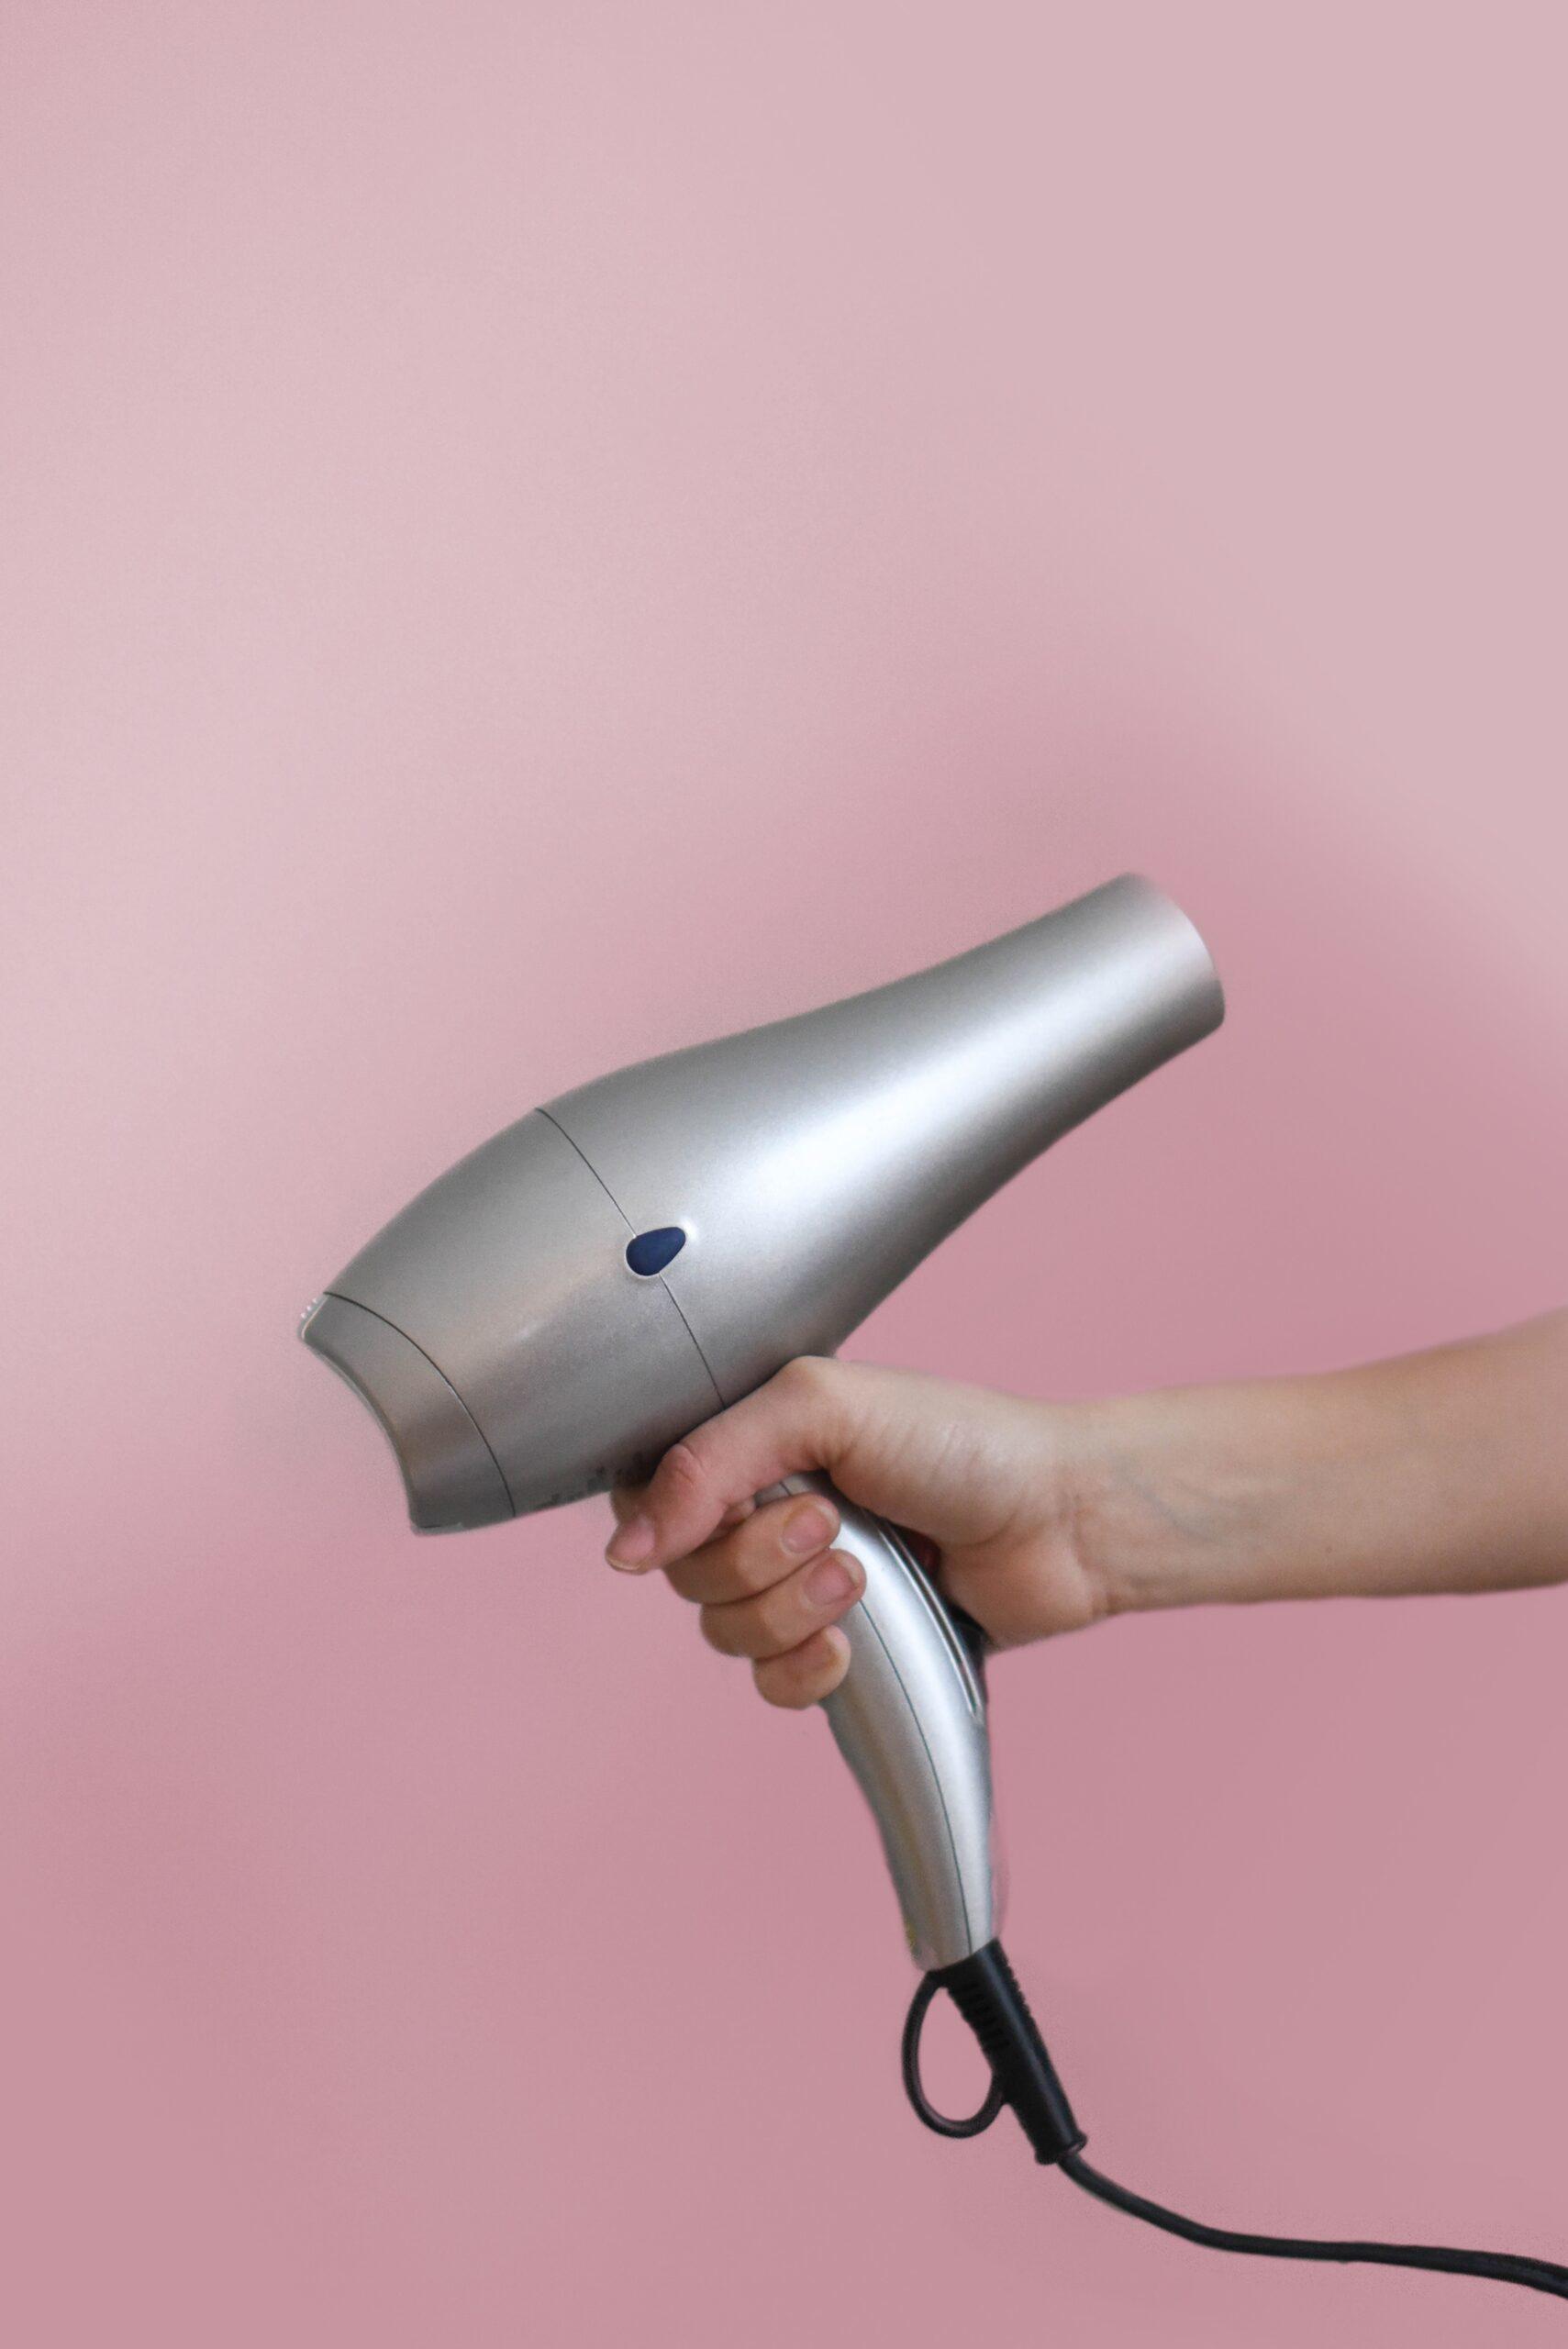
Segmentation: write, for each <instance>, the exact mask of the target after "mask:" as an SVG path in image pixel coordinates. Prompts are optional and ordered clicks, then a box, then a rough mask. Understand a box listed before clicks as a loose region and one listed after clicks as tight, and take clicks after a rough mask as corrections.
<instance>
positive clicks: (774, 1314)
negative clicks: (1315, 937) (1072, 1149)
mask: <svg viewBox="0 0 1568 2349" xmlns="http://www.w3.org/2000/svg"><path fill="white" fill-rule="evenodd" d="M1222 1008H1223V1003H1222V997H1221V995H1220V989H1219V983H1218V979H1217V978H1216V976H1215V973H1214V967H1213V964H1212V963H1210V961H1209V958H1208V954H1207V951H1206V950H1205V947H1204V944H1203V941H1202V940H1201V939H1200V938H1199V937H1198V935H1197V932H1196V931H1195V930H1194V928H1193V926H1192V924H1191V923H1190V922H1189V921H1188V920H1187V919H1186V918H1185V916H1184V914H1181V913H1179V912H1178V911H1177V909H1176V907H1174V906H1173V905H1172V904H1171V903H1170V902H1169V900H1168V899H1167V898H1165V897H1162V896H1160V894H1159V893H1158V891H1156V890H1154V889H1152V888H1151V887H1150V886H1149V885H1148V884H1147V883H1146V882H1143V881H1140V880H1137V879H1134V878H1130V877H1129V878H1125V879H1122V880H1119V881H1113V882H1111V883H1109V884H1108V885H1106V887H1104V888H1101V889H1096V890H1095V891H1094V892H1093V893H1092V894H1091V895H1090V896H1085V897H1080V898H1078V899H1077V900H1076V902H1075V903H1073V904H1072V905H1069V906H1065V907H1062V909H1061V911H1060V912H1057V913H1053V914H1047V915H1046V916H1045V917H1044V918H1042V919H1040V920H1039V921H1033V922H1029V923H1027V924H1026V925H1025V927H1024V928H1023V929H1021V930H1013V931H1011V932H1010V933H1009V934H1008V935H1007V936H1006V937H1005V938H1000V939H997V940H995V941H994V942H993V943H992V944H990V945H987V946H980V947H976V948H975V949H973V952H969V953H967V954H961V955H959V956H958V957H957V958H956V959H955V960H953V961H952V962H949V963H940V964H939V965H938V966H937V967H936V968H935V969H934V970H929V971H922V972H918V973H917V974H916V975H915V976H914V977H912V978H906V979H900V980H896V981H895V983H894V984H893V985H890V986H883V987H877V988H875V989H873V991H872V993H870V994H869V995H862V996H853V997H851V999H850V1000H849V1001H847V1002H843V1003H835V1004H829V1005H828V1007H827V1008H825V1009H823V1010H820V1011H810V1012H806V1013H804V1014H803V1015H802V1016H801V1017H799V1018H797V1019H783V1020H779V1021H777V1022H776V1023H775V1024H773V1026H771V1027H766V1028H757V1029H753V1030H750V1031H749V1032H748V1033H745V1034H742V1035H738V1036H727V1037H725V1038H723V1039H721V1040H720V1041H718V1042H717V1043H709V1044H698V1045H695V1046H693V1047H691V1048H690V1049H688V1050H686V1051H684V1052H671V1053H668V1054H666V1055H665V1056H664V1057H663V1058H662V1059H659V1060H653V1061H645V1062H642V1063H640V1064H639V1065H638V1066H637V1067H634V1068H628V1069H622V1070H620V1071H619V1072H618V1073H617V1074H615V1075H613V1076H603V1077H600V1078H598V1079H597V1080H596V1081H595V1083H593V1084H591V1085H582V1086H580V1087H579V1088H578V1089H577V1090H576V1091H575V1092H573V1093H567V1094H563V1095H562V1097H561V1098H560V1099H559V1100H555V1101H551V1102H549V1103H547V1104H546V1106H545V1107H544V1108H540V1109H536V1110H534V1111H533V1112H532V1113H531V1114H530V1115H529V1116H528V1117H526V1118H523V1119H519V1121H518V1122H517V1124H516V1125H515V1126H509V1127H508V1128H507V1129H506V1131H505V1132H504V1133H500V1134H498V1135H496V1137H495V1140H494V1141H488V1142H486V1143H484V1146H483V1147H482V1148H481V1149H479V1150H476V1151H474V1152H473V1153H472V1155H471V1156H469V1157H468V1158H465V1159H464V1160H462V1163H461V1164H459V1165H457V1166H454V1167H453V1168H452V1169H451V1171H450V1173H449V1174H446V1175H442V1176H441V1178H440V1179H439V1182H437V1183H434V1184H432V1185H431V1186H430V1188H429V1189H428V1190H427V1191H424V1192H422V1193H421V1194H420V1196H419V1197H417V1199H416V1200H415V1201H414V1202H413V1204H412V1205H411V1206H410V1207H407V1208H405V1209H404V1210H403V1212H402V1214H401V1215H399V1216H396V1217H395V1218H394V1219H393V1221H392V1222H391V1223H389V1224H388V1225H387V1227H386V1229H385V1230H384V1231H382V1232H380V1233H378V1235H377V1236H376V1238H375V1239H373V1241H371V1242H370V1244H369V1246H368V1247H366V1248H363V1249H361V1252H360V1253H359V1254H358V1255H357V1256H356V1257H355V1258H354V1260H353V1262H352V1263H351V1264H349V1265H348V1266H347V1268H346V1269H345V1270H344V1271H343V1272H341V1273H340V1274H339V1275H338V1277H337V1279H336V1280H334V1281H333V1282H332V1283H331V1284H330V1285H329V1286H328V1291H327V1293H326V1294H325V1296H323V1297H321V1298H320V1299H319V1301H318V1302H317V1304H316V1305H315V1306H314V1307H313V1308H312V1309H311V1311H310V1312H309V1314H308V1315H307V1317H306V1322H305V1325H304V1331H303V1334H304V1337H305V1339H306V1343H307V1344H308V1345H311V1346H313V1347H314V1348H315V1349H316V1351H317V1353H320V1354H322V1355H324V1356H325V1358H326V1359H327V1361H328V1362H329V1363H330V1364H332V1365H333V1367H334V1368H335V1369H337V1370H339V1371H340V1372H341V1373H342V1375H343V1376H344V1377H345V1378H346V1379H347V1380H348V1381H349V1383H350V1386H353V1387H355V1388H356V1389H357V1390H358V1392H359V1393H360V1394H361V1396H362V1397H364V1399H365V1401H366V1402H367V1403H368V1404H369V1406H370V1408H371V1409H372V1410H373V1412H374V1413H375V1415H376V1417H377V1419H379V1420H380V1421H381V1423H382V1426H383V1427H384V1429H385V1431H386V1432H387V1434H388V1436H389V1437H390V1438H391V1441H392V1445H393V1449H394V1451H395V1453H396V1455H397V1460H398V1464H399V1466H400V1467H401V1469H402V1471H403V1476H404V1481H405V1483H406V1487H407V1492H408V1505H409V1511H410V1514H411V1516H412V1519H413V1521H414V1524H415V1525H416V1526H417V1528H418V1529H419V1530H420V1531H423V1532H441V1531H449V1530H457V1529H459V1528H462V1527H466V1526H476V1525H489V1524H492V1523H494V1522H495V1520H497V1519H500V1518H507V1517H515V1516H520V1515H523V1514H526V1513H527V1512H528V1511H529V1510H532V1509H539V1508H550V1507H552V1506H554V1505H555V1504H556V1503H558V1502H562V1501H570V1500H575V1499H576V1498H578V1497H580V1496H581V1495H583V1494H585V1493H593V1492H599V1491H603V1490H604V1489H605V1487H606V1486H609V1485H610V1484H612V1483H616V1482H625V1481H631V1480H639V1479H641V1478H642V1477H644V1476H646V1475H648V1474H649V1473H650V1471H651V1468H652V1467H653V1464H654V1463H655V1462H656V1461H657V1460H658V1458H659V1456H660V1454H661V1453H662V1452H663V1451H664V1450H665V1449H666V1448H667V1447H668V1446H669V1445H670V1444H672V1443H673V1442H675V1441H676V1440H677V1439H678V1438H679V1437H681V1436H684V1435H685V1434H686V1433H688V1432H689V1431H690V1430H691V1429H692V1428H694V1427H695V1425H696V1424H697V1423H698V1422H699V1421H700V1420H703V1419H708V1418H710V1417H711V1416H712V1415H713V1413H714V1412H715V1411H717V1410H720V1409H722V1408H723V1407H724V1406H725V1405H726V1404H728V1403H733V1402H735V1401H737V1400H738V1399H739V1397H740V1396H742V1395H745V1394H746V1393H748V1392H749V1391H750V1390H751V1388H752V1387H754V1386H758V1385H759V1384H760V1383H761V1382H762V1380H763V1379H765V1378H767V1377H769V1376H770V1375H772V1374H773V1372H774V1371H776V1370H777V1369H778V1368H779V1367H780V1365H781V1364H784V1363H785V1362H787V1361H789V1360H790V1358H791V1357H792V1356H793V1355H795V1354H803V1353H818V1354H820V1353H831V1352H832V1351H833V1349H834V1348H835V1347H836V1346H838V1345H839V1344H840V1342H841V1341H842V1340H843V1339H844V1338H845V1337H846V1336H847V1335H848V1334H849V1332H850V1331H851V1330H853V1329H854V1328H855V1326H856V1324H857V1323H858V1322H860V1321H861V1320H862V1319H864V1317H865V1316H866V1314H868V1313H869V1312H870V1311H871V1309H872V1308H873V1306H875V1305H877V1304H879V1303H880V1302H881V1300H882V1299H883V1298H884V1297H886V1296H887V1294H888V1292H889V1291H890V1290H891V1289H893V1288H895V1287H896V1286H897V1284H898V1283H899V1282H900V1281H901V1280H902V1279H903V1278H904V1276H905V1275H906V1273H908V1272H911V1271H912V1270H913V1269H914V1267H915V1266H916V1265H917V1264H918V1263H919V1262H920V1260H921V1258H922V1257H923V1256H925V1255H926V1254H928V1253H929V1251H930V1250H931V1249H932V1248H934V1247H935V1246H936V1244H937V1242H938V1241H940V1240H941V1239H943V1238H945V1237H946V1235H947V1234H948V1233H949V1232H950V1231H951V1230H952V1229H953V1228H954V1226H955V1225H956V1224H959V1223H962V1220H963V1219H964V1217H965V1216H967V1215H969V1214H970V1213H971V1212H972V1211H973V1209H974V1208H977V1207H978V1206H979V1205H980V1204H981V1202H982V1201H983V1200H984V1199H986V1198H988V1197H990V1195H991V1193H992V1192H993V1191H995V1190H996V1189H997V1188H998V1187H999V1186H1000V1185H1002V1184H1003V1183H1005V1182H1006V1180H1007V1179H1008V1177H1009V1176H1010V1175H1016V1174H1017V1173H1018V1169H1019V1168H1020V1167H1022V1166H1025V1165H1027V1164H1028V1163H1029V1160H1030V1159H1031V1158H1033V1157H1035V1156H1036V1154H1037V1153H1038V1152H1040V1151H1042V1150H1043V1149H1044V1148H1045V1147H1046V1145H1047V1143H1048V1142H1051V1141H1055V1140H1056V1138H1057V1136H1058V1135H1059V1134H1062V1133H1065V1132H1066V1131H1067V1130H1068V1128H1069V1127H1070V1126H1075V1125H1076V1124H1077V1123H1078V1122H1079V1120H1080V1119H1083V1118H1086V1117H1087V1116H1088V1115H1089V1113H1090V1111H1091V1110H1094V1109H1097V1108H1099V1107H1100V1105H1101V1104H1102V1103H1103V1102H1106V1101H1109V1100H1110V1099H1111V1098H1112V1097H1113V1096H1115V1095H1116V1094H1118V1093H1120V1092H1121V1091H1123V1090H1124V1088H1125V1087H1126V1086H1128V1085H1131V1084H1132V1083H1134V1081H1135V1080H1136V1079H1137V1078H1139V1077H1140V1076H1145V1075H1147V1074H1148V1073H1149V1072H1150V1070H1151V1069H1155V1068H1158V1067H1159V1066H1160V1064H1161V1063H1162V1061H1167V1060H1169V1059H1170V1058H1171V1057H1172V1055H1173V1053H1175V1052H1181V1051H1183V1050H1184V1048H1185V1047H1186V1046H1187V1045H1188V1044H1195V1043H1196V1042H1197V1041H1198V1039H1199V1038H1200V1037H1202V1036H1206V1035H1207V1034H1208V1032H1209V1030H1211V1029H1212V1028H1214V1027H1215V1026H1216V1025H1217V1024H1218V1020H1219V1019H1220V1017H1221V1012H1222ZM809 1484H815V1485H817V1486H818V1487H819V1488H821V1489H830V1488H828V1486H827V1480H826V1479H825V1478H821V1477H817V1478H807V1477H804V1476H797V1477H791V1478H789V1479H788V1480H787V1481H786V1484H785V1486H784V1488H783V1489H785V1490H788V1491H803V1490H805V1489H806V1486H807V1485H809ZM832 1497H833V1500H834V1503H835V1505H836V1507H837V1508H838V1509H839V1512H840V1518H841V1520H842V1531H841V1532H840V1535H839V1537H838V1540H837V1542H836V1544H835V1546H836V1547H838V1548H840V1549H842V1550H847V1551H850V1552H852V1553H853V1554H854V1555H855V1556H856V1557H857V1558H858V1559H859V1560H860V1562H861V1564H862V1566H863V1567H864V1569H865V1593H864V1596H863V1598H862V1599H861V1600H860V1602H859V1604H858V1605H857V1606H856V1607H855V1608H854V1609H851V1613H850V1615H849V1616H848V1617H847V1618H846V1620H845V1622H844V1626H843V1628H844V1630H845V1631H847V1633H848V1635H849V1639H850V1646H851V1662H850V1666H849V1671H848V1673H847V1675H846V1677H845V1679H844V1681H843V1683H842V1685H841V1686H840V1688H839V1689H838V1691H837V1692H836V1694H835V1695H833V1696H832V1697H830V1698H828V1702H827V1706H826V1710H827V1713H828V1720H830V1722H831V1724H832V1727H833V1732H834V1735H835V1736H836V1737H837V1739H838V1741H839V1743H840V1747H841V1748H842V1751H843V1753H844V1756H845V1758H846V1760H847V1761H848V1762H849V1764H850V1766H851V1769H852V1770H853V1772H854V1774H855V1776H856V1777H857V1778H858V1779H859V1781H860V1783H861V1786H862V1788H863V1789H864V1792H865V1794H866V1797H867V1798H868V1800H869V1801H870V1803H871V1807H872V1809H873V1812H874V1813H875V1816H876V1820H877V1824H878V1826H879V1827H880V1829H881V1831H882V1838H883V1842H884V1847H885V1850H886V1854H887V1860H888V1865H889V1867H890V1868H891V1870H892V1874H893V1879H894V1883H895V1886H896V1887H897V1892H898V1898H899V1903H900V1906H901V1908H902V1909H903V1913H904V1920H905V1925H906V1932H907V1935H908V1940H909V1943H910V1947H911V1949H912V1950H913V1952H914V1954H915V1956H916V1958H917V1960H918V1962H919V1963H920V1965H922V1966H924V1967H927V1968H932V1967H942V1966H948V1965H953V1964H955V1963H956V1962H957V1961H958V1960H960V1959H962V1958H966V1957H968V1956H970V1955H972V1954H973V1953H974V1952H975V1951H977V1950H979V1949H981V1948H983V1947H984V1946H985V1944H986V1943H989V1942H991V1941H992V1940H993V1939H994V1938H995V1933H996V1931H997V1928H998V1925H999V1922H1000V1919H999V1917H998V1914H997V1893H996V1880H995V1870H994V1865H993V1852H992V1810H991V1773H990V1753H989V1741H988V1738H987V1733H986V1726H985V1698H984V1686H983V1682H982V1677H981V1672H980V1655H979V1644H978V1641H977V1639H976V1637H975V1634H974V1632H973V1627H970V1626H968V1625H960V1624H959V1623H957V1622H955V1620H954V1618H953V1616H952V1614H951V1612H950V1610H949V1609H947V1608H946V1607H945V1606H944V1605H943V1603H942V1600H941V1598H940V1597H939V1595H938V1593H937V1592H936V1591H935V1590H934V1589H933V1587H932V1586H931V1584H930V1582H929V1579H928V1578H927V1576H926V1575H924V1574H923V1573H922V1571H921V1569H920V1567H919V1565H918V1564H917V1562H916V1560H915V1558H914V1557H913V1556H912V1555H911V1553H910V1551H909V1548H908V1546H907V1544H906V1542H905V1540H904V1539H903V1537H902V1536H901V1535H900V1533H899V1531H898V1530H897V1529H896V1528H895V1527H894V1526H892V1525H889V1524H886V1523H884V1521H883V1520H881V1519H879V1518H875V1517H873V1516H870V1515H869V1514H868V1513H867V1512H866V1511H864V1510H862V1509H858V1508H854V1507H853V1506H852V1505H851V1503H850V1502H848V1501H846V1500H845V1499H844V1498H843V1497H842V1496H840V1495H839V1494H836V1493H835V1494H833V1496H832Z"/></svg>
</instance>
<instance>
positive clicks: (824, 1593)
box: [806, 1552, 855, 1607]
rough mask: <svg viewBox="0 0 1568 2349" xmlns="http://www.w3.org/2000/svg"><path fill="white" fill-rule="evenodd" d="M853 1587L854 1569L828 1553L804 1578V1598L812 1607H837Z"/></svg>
mask: <svg viewBox="0 0 1568 2349" xmlns="http://www.w3.org/2000/svg"><path fill="white" fill-rule="evenodd" d="M854 1586H855V1575H854V1569H853V1568H852V1567H851V1566H850V1565H849V1564H846V1562H845V1561H844V1560H843V1559H842V1558H840V1557H836V1556H834V1555H833V1554H832V1553H831V1552H829V1553H828V1556H827V1557H826V1558H823V1559H821V1560H819V1561H818V1563H817V1564H816V1565H814V1566H813V1567H812V1569H811V1571H810V1573H809V1574H808V1575H806V1597H807V1598H809V1599H810V1601H811V1604H812V1605H813V1607H837V1605H838V1604H839V1601H840V1599H841V1598H848V1597H849V1595H850V1593H851V1590H853V1588H854Z"/></svg>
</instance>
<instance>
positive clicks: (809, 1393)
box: [778, 1354, 833, 1402]
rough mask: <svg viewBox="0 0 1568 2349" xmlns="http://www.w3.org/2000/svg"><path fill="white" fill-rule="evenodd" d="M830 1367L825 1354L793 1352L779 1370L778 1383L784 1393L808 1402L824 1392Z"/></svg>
mask: <svg viewBox="0 0 1568 2349" xmlns="http://www.w3.org/2000/svg"><path fill="white" fill-rule="evenodd" d="M832 1367H833V1365H832V1364H831V1363H830V1362H829V1361H828V1358H827V1356H826V1355H825V1354H795V1356H794V1357H793V1358H792V1359H791V1360H790V1361H789V1362H786V1363H785V1364H784V1368H783V1369H782V1370H781V1371H780V1372H779V1374H778V1376H779V1384H780V1386H783V1387H784V1391H785V1393H786V1394H791V1395H798V1396H800V1397H801V1398H802V1400H803V1401H806V1402H810V1401H812V1400H813V1399H814V1398H815V1397H817V1396H819V1395H821V1394H822V1393H823V1392H824V1390H825V1388H826V1386H827V1385H828V1378H829V1375H830V1374H831V1371H832Z"/></svg>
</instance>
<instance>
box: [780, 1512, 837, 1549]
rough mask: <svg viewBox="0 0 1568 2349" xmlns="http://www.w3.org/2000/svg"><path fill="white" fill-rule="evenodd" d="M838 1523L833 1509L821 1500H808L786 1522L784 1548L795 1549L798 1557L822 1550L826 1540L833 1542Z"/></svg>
mask: <svg viewBox="0 0 1568 2349" xmlns="http://www.w3.org/2000/svg"><path fill="white" fill-rule="evenodd" d="M837 1525H838V1520H837V1518H835V1517H834V1515H833V1514H832V1512H831V1510H829V1509H826V1508H823V1506H822V1504H821V1502H820V1501H808V1502H807V1503H806V1507H805V1508H797V1509H796V1510H795V1515H794V1516H793V1517H792V1518H790V1519H789V1520H787V1522H786V1523H785V1526H784V1535H783V1540H784V1548H785V1549H786V1550H793V1551H794V1552H795V1556H796V1557H797V1558H804V1557H807V1556H809V1555H810V1553H811V1552H812V1551H813V1550H820V1549H821V1547H822V1545H823V1543H824V1542H831V1540H832V1539H833V1535H834V1531H835V1530H836V1528H837Z"/></svg>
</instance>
